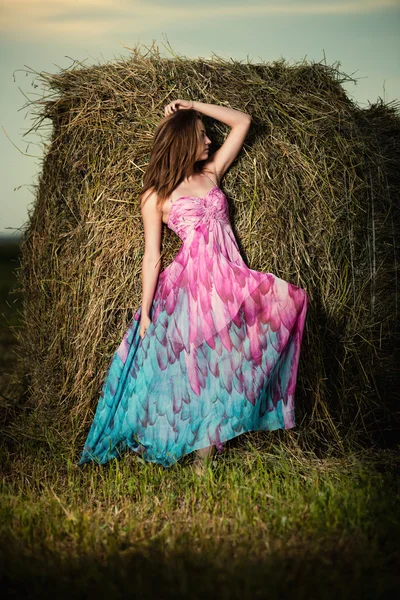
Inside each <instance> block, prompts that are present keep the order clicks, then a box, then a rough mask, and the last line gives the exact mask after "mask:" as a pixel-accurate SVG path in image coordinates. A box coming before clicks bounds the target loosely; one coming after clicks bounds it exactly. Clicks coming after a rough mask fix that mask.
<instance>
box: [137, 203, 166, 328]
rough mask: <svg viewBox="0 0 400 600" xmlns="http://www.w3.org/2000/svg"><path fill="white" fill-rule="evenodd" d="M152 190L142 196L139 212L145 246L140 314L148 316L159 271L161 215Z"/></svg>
mask: <svg viewBox="0 0 400 600" xmlns="http://www.w3.org/2000/svg"><path fill="white" fill-rule="evenodd" d="M156 200H157V196H156V194H155V193H154V192H152V193H147V194H145V196H144V197H143V198H142V203H141V213H142V219H143V224H144V239H145V248H144V256H143V261H142V314H141V317H143V318H146V317H148V318H150V308H151V305H152V302H153V297H154V292H155V289H156V285H157V279H158V275H159V272H160V264H161V263H160V258H161V232H162V215H161V212H160V211H159V209H158V208H156Z"/></svg>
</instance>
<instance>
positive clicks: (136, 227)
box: [9, 46, 400, 450]
mask: <svg viewBox="0 0 400 600" xmlns="http://www.w3.org/2000/svg"><path fill="white" fill-rule="evenodd" d="M131 53H132V55H131V56H130V57H129V58H128V59H126V60H120V61H118V62H115V63H114V64H106V65H96V66H90V67H81V68H76V67H74V68H72V69H69V70H68V69H66V70H63V71H61V72H60V73H57V74H48V73H41V74H40V75H39V79H41V80H42V82H43V83H44V85H45V86H47V88H48V90H49V91H50V94H49V96H48V97H45V98H42V99H41V100H38V101H37V102H36V103H33V109H34V110H36V111H37V116H38V123H37V124H36V125H35V126H34V128H36V130H38V129H39V128H40V127H41V126H42V124H43V121H44V119H46V118H47V119H51V121H52V124H53V130H52V135H51V140H50V143H49V146H48V149H47V153H46V156H45V158H44V162H43V168H42V172H41V175H40V179H39V183H38V186H37V194H36V200H35V203H34V206H33V210H32V211H31V213H30V215H29V221H28V223H27V226H26V229H25V231H24V233H23V241H22V248H21V250H22V261H21V270H20V271H19V279H20V283H21V288H22V289H23V290H24V293H25V300H24V312H23V327H22V328H21V329H17V330H16V335H17V341H18V348H17V358H18V361H17V363H16V371H15V378H14V382H13V385H14V386H15V390H18V393H19V395H20V396H21V397H22V398H23V406H24V408H28V409H29V410H28V412H29V414H30V417H29V419H30V421H29V419H28V417H27V415H26V414H24V416H23V418H22V417H20V418H19V419H18V418H17V416H18V415H16V416H15V419H14V420H13V422H12V423H10V424H9V427H10V428H11V429H13V428H14V430H15V429H18V428H25V430H27V428H29V427H31V432H32V433H31V434H32V435H36V434H34V433H33V430H34V428H35V425H34V424H37V426H36V427H37V431H39V427H42V426H43V424H49V423H51V424H52V427H54V428H56V429H57V431H58V432H60V433H61V434H62V435H63V436H64V437H65V438H66V439H68V440H70V441H72V440H74V439H75V440H76V439H78V446H79V448H78V449H79V450H80V444H81V442H82V440H83V438H84V436H85V435H86V433H87V429H88V427H89V425H90V422H91V420H92V417H93V410H94V409H95V408H96V405H97V401H98V397H99V393H100V389H101V385H102V382H103V379H104V376H105V373H106V369H107V366H108V364H109V361H110V360H111V357H112V354H113V352H114V351H115V349H116V348H117V346H118V345H119V343H120V340H121V338H122V336H123V334H124V332H125V330H126V329H127V327H128V323H129V321H130V320H131V319H132V317H133V314H134V313H135V311H136V310H137V308H138V306H139V304H140V299H141V276H140V270H141V260H142V256H143V250H144V240H143V227H142V220H141V213H140V205H139V203H138V202H137V201H136V198H137V196H138V194H139V191H140V189H141V180H142V176H143V173H144V171H145V169H146V164H147V162H148V159H149V151H150V147H151V142H152V136H153V132H154V130H155V127H156V125H157V123H158V122H159V120H160V119H161V118H162V117H163V116H164V112H163V109H164V106H165V104H166V103H168V102H170V101H171V100H172V99H174V98H189V99H195V100H199V101H201V102H209V103H217V104H226V105H228V106H231V107H233V108H238V109H239V110H245V111H246V112H248V113H250V114H251V115H252V117H253V122H252V127H251V130H250V133H249V135H248V137H247V139H246V142H245V145H244V148H243V151H242V152H241V153H240V155H239V157H238V159H237V160H236V161H235V163H234V165H232V167H231V169H230V170H229V172H228V173H227V174H226V176H225V178H224V180H223V183H222V187H223V190H224V191H225V193H226V194H227V196H228V198H229V200H230V203H231V219H232V224H233V227H234V231H235V234H236V237H237V239H238V243H239V246H240V248H241V251H242V254H243V257H244V259H245V261H246V263H247V264H248V266H249V267H251V268H253V269H257V270H260V271H265V272H272V273H275V274H276V275H278V276H279V277H281V278H282V279H286V280H288V281H290V282H292V283H294V284H295V285H298V286H300V287H302V288H304V289H305V290H306V291H307V293H308V295H309V297H310V305H309V310H308V317H307V322H306V329H305V335H304V338H303V345H302V352H301V358H300V365H299V377H298V385H297V390H296V407H297V419H296V421H297V425H298V427H297V428H296V430H295V431H296V432H301V433H302V438H301V439H302V440H304V441H305V442H306V443H307V444H309V445H310V446H313V447H314V448H315V447H321V446H322V445H323V444H325V443H329V444H332V443H337V444H339V445H340V447H341V448H343V447H345V445H346V442H352V443H355V442H357V443H361V442H362V441H364V442H365V441H366V440H367V441H368V443H370V442H371V441H377V440H379V435H380V434H379V432H381V431H383V430H384V429H387V428H389V427H390V423H391V419H392V418H393V414H394V412H395V408H394V406H395V404H394V401H395V400H396V399H395V397H394V390H395V388H396V386H397V383H398V376H399V361H398V341H399V336H398V325H397V310H398V309H397V297H398V296H397V292H398V288H397V286H396V281H397V279H396V265H397V261H398V260H399V249H398V248H399V247H398V244H396V235H397V227H398V225H397V224H398V222H399V206H398V201H397V199H398V193H399V177H398V167H399V155H400V148H399V124H400V121H399V115H398V107H394V106H393V107H390V106H384V105H383V104H382V103H377V104H376V105H374V106H371V107H370V108H368V109H366V110H363V109H360V108H359V107H358V106H357V105H355V104H354V103H353V102H352V101H351V100H349V98H348V97H347V96H346V94H345V93H344V91H343V88H342V85H341V84H342V83H343V82H344V81H346V80H351V78H350V77H347V76H345V75H343V74H342V73H340V72H339V71H338V70H337V69H336V68H335V67H331V66H327V65H323V64H319V63H312V64H305V63H304V62H302V63H301V64H300V65H295V66H290V67H289V66H287V64H286V63H285V61H284V60H280V61H277V62H274V63H269V64H266V63H261V64H251V63H247V64H244V63H242V62H237V61H224V60H222V59H221V58H218V57H216V58H214V59H213V60H203V59H188V58H185V57H179V56H176V55H174V57H173V58H172V59H167V58H162V57H160V55H159V52H158V49H157V48H155V47H154V46H153V48H152V49H151V50H148V49H146V52H144V53H143V52H142V51H141V50H140V47H136V48H134V49H133V50H132V51H131ZM204 121H205V124H206V127H207V131H208V134H209V136H210V137H211V139H212V140H213V141H214V142H215V143H214V148H212V151H214V150H215V149H216V148H217V147H218V146H219V145H220V144H221V143H222V142H223V140H224V137H225V136H226V135H227V133H228V131H229V129H228V128H227V127H225V125H224V124H221V123H219V122H216V121H213V120H212V119H208V118H207V117H205V118H204ZM211 153H212V152H211ZM211 153H210V154H211ZM163 244H164V260H163V266H167V264H168V263H169V262H170V260H172V258H173V257H174V255H175V254H176V252H177V251H178V248H179V245H180V240H179V238H178V237H177V236H176V235H175V234H174V233H173V232H171V231H169V230H167V228H166V227H165V228H164V234H163ZM396 354H397V356H396ZM396 359H397V360H396ZM389 372H390V374H391V377H392V379H391V381H392V385H391V386H389V387H386V388H385V386H384V385H382V384H381V380H382V376H383V375H386V374H387V373H389ZM385 390H387V393H384V392H385ZM397 415H398V413H397ZM27 419H28V420H27ZM377 432H378V435H377ZM37 435H39V433H37ZM291 435H293V433H292V434H291ZM76 436H78V438H77V437H76Z"/></svg>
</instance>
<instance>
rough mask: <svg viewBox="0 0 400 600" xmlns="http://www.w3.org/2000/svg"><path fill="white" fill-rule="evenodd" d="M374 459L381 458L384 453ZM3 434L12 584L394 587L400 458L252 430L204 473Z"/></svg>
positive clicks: (212, 589)
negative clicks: (284, 441) (80, 456)
mask: <svg viewBox="0 0 400 600" xmlns="http://www.w3.org/2000/svg"><path fill="white" fill-rule="evenodd" d="M378 458H379V461H378ZM75 459H76V457H73V456H69V455H68V454H65V455H64V456H61V455H60V456H57V455H54V454H52V453H50V454H49V448H46V447H45V446H43V445H40V446H39V447H38V446H37V445H32V447H31V448H29V445H28V446H24V447H23V446H18V445H17V446H15V447H14V449H13V450H12V451H10V449H9V448H7V447H6V446H5V445H4V444H3V446H2V449H1V462H2V464H3V465H4V467H5V475H4V478H3V482H2V494H1V509H0V515H1V537H2V547H3V550H5V553H4V556H3V565H4V568H5V583H6V584H7V585H8V586H9V588H10V590H12V591H13V592H14V593H15V594H19V595H21V596H25V595H26V594H28V595H29V597H47V596H50V595H54V594H57V596H60V595H61V596H62V597H64V595H65V596H67V595H70V594H71V593H73V594H74V595H78V596H81V595H82V597H83V596H84V595H85V590H86V591H87V592H88V590H90V592H91V593H92V594H93V595H95V594H98V593H102V594H104V595H106V594H107V595H110V597H112V598H122V597H125V595H126V593H127V592H129V594H134V593H135V594H140V597H141V598H151V597H157V596H159V595H161V596H162V597H163V598H164V597H165V598H173V597H174V598H177V597H178V598H186V597H191V598H203V597H204V598H205V597H208V596H210V595H215V596H218V597H220V598H243V597H246V598H247V597H248V598H253V597H260V598H264V597H268V598H278V597H279V598H282V597H285V596H286V595H287V596H289V595H291V597H293V596H292V594H293V592H294V590H295V593H294V595H295V597H296V598H303V597H304V598H310V597H313V598H334V597H337V596H338V595H339V596H340V597H342V598H344V597H345V598H354V597H359V598H384V597H386V594H388V593H389V592H390V591H394V590H395V589H396V586H398V585H399V583H400V581H399V577H398V575H397V574H396V569H398V567H399V564H398V558H397V555H398V553H397V547H398V539H399V535H398V534H399V529H400V526H399V512H398V505H399V484H398V478H396V470H398V464H399V460H398V459H399V457H396V456H395V455H394V453H393V452H391V453H387V452H386V453H385V452H381V455H380V457H378V456H377V455H376V454H371V455H370V456H366V455H364V456H358V457H357V456H356V455H351V456H347V457H346V459H342V460H339V459H325V460H318V459H316V458H313V457H311V456H309V457H304V456H297V455H296V454H293V453H292V452H290V451H288V450H285V449H284V448H283V447H282V445H276V446H272V448H271V451H269V452H266V451H260V450H259V449H258V448H257V447H256V446H255V445H253V444H252V442H251V440H249V439H248V440H247V441H246V442H245V443H244V444H243V445H242V447H241V448H238V449H235V450H230V451H229V452H228V453H226V455H225V454H223V455H220V456H218V457H217V459H216V461H215V462H214V463H213V464H212V465H210V466H209V467H208V468H207V470H206V471H205V473H204V474H203V475H198V474H196V473H195V471H194V470H193V469H192V467H191V464H190V460H189V457H186V460H183V461H182V462H180V463H178V464H177V465H175V466H174V467H172V468H170V469H164V468H163V467H161V466H159V465H155V464H147V463H144V462H141V461H140V460H139V459H138V458H137V457H136V456H133V455H131V454H126V455H125V456H124V457H123V458H122V459H120V460H118V461H112V462H110V463H108V464H107V465H104V466H99V465H95V464H91V465H84V467H83V468H82V467H75V466H74V460H75Z"/></svg>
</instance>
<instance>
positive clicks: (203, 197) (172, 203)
mask: <svg viewBox="0 0 400 600" xmlns="http://www.w3.org/2000/svg"><path fill="white" fill-rule="evenodd" d="M215 189H219V185H214V187H212V188H211V190H208V192H207V193H206V195H205V196H179V198H175V200H174V201H173V202H171V207H170V209H169V214H168V220H167V223H166V225H167V227H169V222H170V220H171V211H172V207H173V206H174V205H175V203H176V202H177V201H178V200H182V198H193V199H194V200H204V199H205V198H207V196H208V194H210V193H211V192H212V191H213V190H215Z"/></svg>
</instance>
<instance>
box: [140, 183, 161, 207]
mask: <svg viewBox="0 0 400 600" xmlns="http://www.w3.org/2000/svg"><path fill="white" fill-rule="evenodd" d="M156 202H157V192H156V191H155V189H154V188H152V187H151V188H149V189H148V190H146V191H145V193H144V194H143V196H142V197H141V200H140V204H141V207H142V208H143V207H144V206H145V205H147V206H153V207H154V206H155V205H156Z"/></svg>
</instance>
